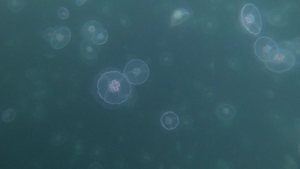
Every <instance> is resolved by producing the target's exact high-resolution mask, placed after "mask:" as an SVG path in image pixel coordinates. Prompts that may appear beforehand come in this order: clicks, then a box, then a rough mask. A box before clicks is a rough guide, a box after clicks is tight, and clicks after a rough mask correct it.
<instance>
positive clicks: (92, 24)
mask: <svg viewBox="0 0 300 169" xmlns="http://www.w3.org/2000/svg"><path fill="white" fill-rule="evenodd" d="M100 29H102V25H101V24H100V23H99V22H97V21H94V20H91V21H88V22H87V23H85V24H84V25H83V28H82V32H83V35H84V37H86V38H88V39H92V38H93V35H94V34H95V33H96V32H97V30H100Z"/></svg>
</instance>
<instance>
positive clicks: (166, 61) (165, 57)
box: [159, 52, 174, 66]
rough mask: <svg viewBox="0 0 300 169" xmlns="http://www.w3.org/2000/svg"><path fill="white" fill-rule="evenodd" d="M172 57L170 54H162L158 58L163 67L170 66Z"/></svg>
mask: <svg viewBox="0 0 300 169" xmlns="http://www.w3.org/2000/svg"><path fill="white" fill-rule="evenodd" d="M173 58H174V57H173V55H172V54H171V53H170V52H163V53H162V54H160V56H159V61H160V63H161V65H163V66H170V65H172V63H173Z"/></svg>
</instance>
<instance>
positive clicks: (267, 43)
mask: <svg viewBox="0 0 300 169" xmlns="http://www.w3.org/2000/svg"><path fill="white" fill-rule="evenodd" d="M254 51H255V54H256V56H257V57H258V58H259V59H260V60H261V61H263V62H271V61H272V60H273V57H274V56H275V55H277V54H278V51H279V48H278V46H277V44H276V42H275V41H274V40H273V39H271V38H269V37H267V36H262V37H259V38H257V39H256V41H255V43H254Z"/></svg>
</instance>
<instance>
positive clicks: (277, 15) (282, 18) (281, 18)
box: [267, 9, 288, 27]
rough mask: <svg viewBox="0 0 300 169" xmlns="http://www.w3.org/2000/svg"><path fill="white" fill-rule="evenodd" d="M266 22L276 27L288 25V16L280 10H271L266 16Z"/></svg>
mask: <svg viewBox="0 0 300 169" xmlns="http://www.w3.org/2000/svg"><path fill="white" fill-rule="evenodd" d="M267 18H268V22H269V23H270V24H272V25H274V26H277V27H283V26H285V25H287V24H288V15H287V14H286V13H284V12H283V11H281V10H278V9H273V10H271V11H270V12H269V13H268V14H267Z"/></svg>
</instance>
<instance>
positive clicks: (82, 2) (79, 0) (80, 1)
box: [75, 0, 87, 6]
mask: <svg viewBox="0 0 300 169" xmlns="http://www.w3.org/2000/svg"><path fill="white" fill-rule="evenodd" d="M86 1H87V0H75V3H76V5H77V6H81V5H83V4H84V3H86Z"/></svg>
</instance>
